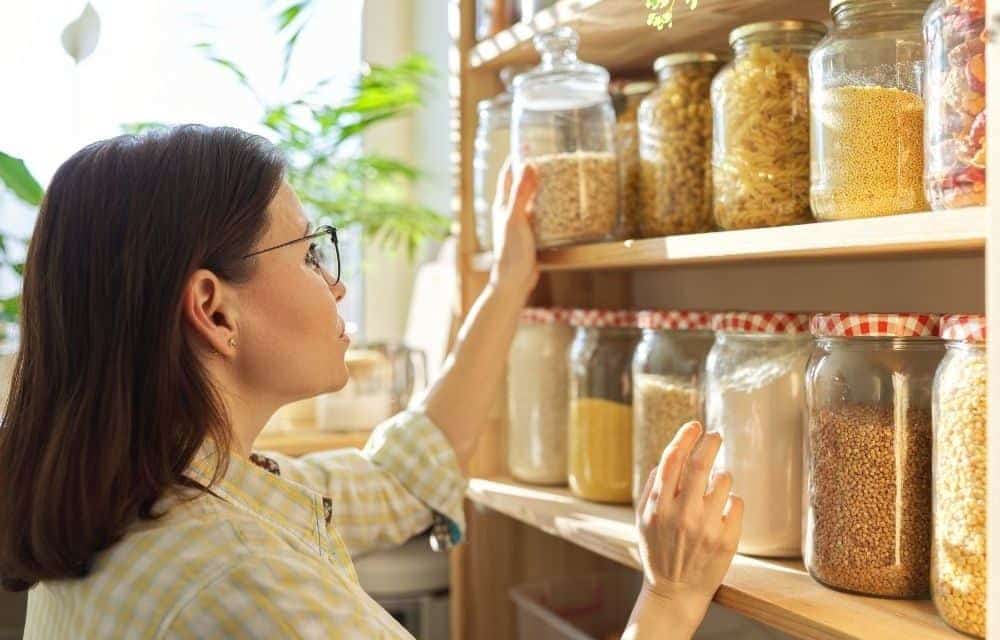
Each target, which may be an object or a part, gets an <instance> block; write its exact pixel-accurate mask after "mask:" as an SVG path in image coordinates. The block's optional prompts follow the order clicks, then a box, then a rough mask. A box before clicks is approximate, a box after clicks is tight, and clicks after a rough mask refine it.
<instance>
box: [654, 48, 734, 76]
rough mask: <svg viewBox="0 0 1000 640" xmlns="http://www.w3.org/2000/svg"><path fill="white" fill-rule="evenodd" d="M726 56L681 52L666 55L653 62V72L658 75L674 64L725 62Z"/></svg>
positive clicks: (704, 52)
mask: <svg viewBox="0 0 1000 640" xmlns="http://www.w3.org/2000/svg"><path fill="white" fill-rule="evenodd" d="M726 60H727V57H726V56H720V55H719V54H717V53H711V52H710V51H682V52H680V53H668V54H667V55H665V56H660V57H659V58H657V59H656V60H654V61H653V71H656V72H657V73H659V71H660V69H663V68H664V67H669V66H672V65H675V64H686V63H688V62H725V61H726Z"/></svg>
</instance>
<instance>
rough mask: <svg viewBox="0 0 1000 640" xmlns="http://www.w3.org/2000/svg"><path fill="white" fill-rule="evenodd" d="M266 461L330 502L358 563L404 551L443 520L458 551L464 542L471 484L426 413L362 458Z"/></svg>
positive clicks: (387, 427)
mask: <svg viewBox="0 0 1000 640" xmlns="http://www.w3.org/2000/svg"><path fill="white" fill-rule="evenodd" d="M266 455H267V456H268V457H271V458H273V459H275V460H276V461H277V462H278V464H279V466H280V468H281V476H282V477H284V478H286V479H288V480H291V481H292V482H297V483H299V484H302V485H304V486H307V487H309V488H311V489H313V490H315V491H318V492H320V493H322V494H324V495H325V496H327V497H329V498H330V500H331V501H332V505H333V517H332V519H331V522H330V527H331V528H332V529H335V531H336V533H337V534H339V535H340V537H341V539H342V540H343V541H344V543H345V544H346V546H347V548H348V551H349V552H350V553H351V555H352V556H356V555H359V554H363V553H367V552H369V551H374V550H377V549H380V548H386V547H391V546H396V545H399V544H402V543H403V542H405V541H406V540H408V539H409V538H411V537H413V536H414V535H416V534H418V533H420V532H422V531H424V530H426V529H427V528H428V527H431V526H432V525H434V524H435V522H436V521H441V522H444V523H445V524H446V526H447V529H448V537H449V538H450V542H451V543H452V544H457V543H458V542H459V541H460V540H461V539H462V536H463V532H464V531H465V515H464V511H463V506H462V502H463V498H464V496H465V491H466V487H467V484H468V482H467V480H466V478H465V477H464V476H463V475H462V471H461V469H460V467H459V464H458V458H457V457H456V455H455V451H454V449H452V447H451V445H450V443H449V442H448V440H447V439H446V438H445V436H444V434H443V433H442V432H441V430H440V429H439V428H438V427H437V426H436V425H435V424H434V423H433V422H431V420H430V419H429V418H428V417H427V416H426V415H425V414H424V413H422V412H420V411H415V410H409V411H404V412H402V413H400V414H398V415H395V416H393V417H392V418H390V419H389V420H387V421H385V422H384V423H382V424H380V425H379V426H378V427H376V429H375V430H374V431H373V432H372V435H371V437H370V438H369V439H368V442H367V444H366V445H365V447H364V449H363V450H360V451H359V450H357V449H339V450H334V451H324V452H319V453H313V454H309V455H307V456H303V457H302V458H290V457H287V456H282V455H278V454H272V453H269V452H266ZM435 514H437V516H435Z"/></svg>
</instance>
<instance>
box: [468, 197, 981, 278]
mask: <svg viewBox="0 0 1000 640" xmlns="http://www.w3.org/2000/svg"><path fill="white" fill-rule="evenodd" d="M986 227H987V209H986V207H970V208H967V209H956V210H953V211H933V212H928V213H912V214H907V215H899V216H885V217H880V218H866V219H860V220H840V221H836V222H814V223H809V224H800V225H793V226H787V227H772V228H768V229H746V230H742V231H714V232H710V233H697V234H691V235H684V236H668V237H664V238H646V239H642V240H624V241H617V242H602V243H598V244H585V245H579V246H573V247H566V248H559V249H548V250H544V251H541V252H540V253H539V255H538V261H539V266H540V268H541V269H542V270H543V271H557V270H568V269H640V268H655V267H667V266H671V265H684V264H723V263H726V262H732V261H746V260H776V259H788V258H797V259H826V258H836V257H851V256H855V257H857V256H895V255H899V254H907V253H909V254H913V253H938V252H941V253H955V252H962V251H981V250H982V249H983V247H984V246H985V244H986ZM492 262H493V259H492V256H491V255H490V254H489V253H480V254H476V255H475V256H473V258H472V268H473V269H475V270H479V271H486V270H488V269H489V268H490V265H491V264H492Z"/></svg>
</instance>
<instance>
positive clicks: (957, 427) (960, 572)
mask: <svg viewBox="0 0 1000 640" xmlns="http://www.w3.org/2000/svg"><path fill="white" fill-rule="evenodd" d="M941 337H942V338H944V339H945V340H947V342H946V343H945V344H946V347H947V353H946V354H945V357H944V360H942V361H941V366H939V367H938V370H937V376H936V377H935V378H934V470H933V473H932V476H933V478H934V542H933V545H932V547H931V594H932V596H933V597H934V604H935V605H936V606H937V610H938V612H939V613H940V614H941V617H942V618H944V620H945V622H947V623H948V624H950V625H951V626H952V627H954V628H956V629H958V630H959V631H962V632H964V633H968V634H970V635H974V636H978V637H980V638H985V637H986V398H987V387H986V318H985V316H964V315H963V316H945V317H944V318H943V319H942V320H941Z"/></svg>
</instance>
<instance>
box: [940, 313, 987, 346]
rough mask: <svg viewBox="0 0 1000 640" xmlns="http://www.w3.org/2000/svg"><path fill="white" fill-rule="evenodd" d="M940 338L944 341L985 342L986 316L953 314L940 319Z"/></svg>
mask: <svg viewBox="0 0 1000 640" xmlns="http://www.w3.org/2000/svg"><path fill="white" fill-rule="evenodd" d="M940 336H941V337H942V338H944V339H945V340H956V341H958V340H960V341H962V342H986V316H982V315H972V314H954V315H948V316H944V317H942V318H941V330H940Z"/></svg>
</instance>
